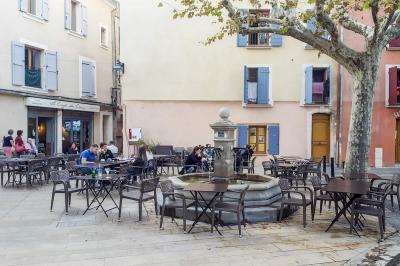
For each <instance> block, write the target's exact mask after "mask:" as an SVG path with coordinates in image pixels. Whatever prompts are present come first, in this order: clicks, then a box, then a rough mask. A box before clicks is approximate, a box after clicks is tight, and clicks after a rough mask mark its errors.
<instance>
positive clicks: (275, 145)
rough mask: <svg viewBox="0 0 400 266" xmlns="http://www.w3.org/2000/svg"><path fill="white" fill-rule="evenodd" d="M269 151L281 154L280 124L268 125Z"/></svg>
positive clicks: (273, 153) (272, 153)
mask: <svg viewBox="0 0 400 266" xmlns="http://www.w3.org/2000/svg"><path fill="white" fill-rule="evenodd" d="M268 153H269V154H271V155H278V154H279V125H268Z"/></svg>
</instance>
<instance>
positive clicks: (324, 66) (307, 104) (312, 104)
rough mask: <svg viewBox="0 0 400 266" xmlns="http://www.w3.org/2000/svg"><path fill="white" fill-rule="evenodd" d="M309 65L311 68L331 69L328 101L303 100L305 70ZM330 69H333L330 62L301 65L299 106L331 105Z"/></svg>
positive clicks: (304, 93) (330, 83)
mask: <svg viewBox="0 0 400 266" xmlns="http://www.w3.org/2000/svg"><path fill="white" fill-rule="evenodd" d="M309 66H312V68H313V69H314V68H325V69H328V68H330V69H331V73H330V79H329V88H330V90H329V101H327V102H326V103H306V100H305V99H306V85H305V84H306V74H305V70H306V69H307V67H309ZM332 71H333V68H332V65H331V64H306V65H303V71H302V73H303V75H302V76H303V78H302V81H301V86H300V88H301V93H300V95H301V100H300V106H305V107H308V106H311V107H313V106H331V105H332V101H333V99H332V98H333V97H332V91H333V89H332V73H333V72H332Z"/></svg>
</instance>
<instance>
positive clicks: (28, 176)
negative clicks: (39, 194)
mask: <svg viewBox="0 0 400 266" xmlns="http://www.w3.org/2000/svg"><path fill="white" fill-rule="evenodd" d="M17 174H18V175H19V177H20V183H21V180H22V178H23V177H25V180H26V183H27V184H30V185H32V183H33V182H34V181H35V179H36V180H37V181H38V183H40V185H43V179H42V177H43V175H44V160H40V159H36V160H30V161H28V164H27V165H26V167H21V166H20V167H19V168H18V169H17V170H16V171H15V174H14V180H13V183H14V182H15V178H16V175H17Z"/></svg>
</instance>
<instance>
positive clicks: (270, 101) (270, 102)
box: [242, 64, 274, 107]
mask: <svg viewBox="0 0 400 266" xmlns="http://www.w3.org/2000/svg"><path fill="white" fill-rule="evenodd" d="M244 66H245V67H247V69H249V68H261V67H265V68H268V69H269V80H268V100H269V101H268V104H258V103H245V102H244V98H242V106H243V107H273V105H274V99H273V92H272V91H273V87H272V67H271V65H265V64H245V65H244ZM242 71H243V70H242ZM257 72H258V71H257ZM243 78H244V77H243ZM246 82H247V81H246ZM257 83H258V80H257ZM242 86H243V85H242ZM243 91H244V88H242V92H243ZM242 95H243V93H242ZM257 97H258V95H257Z"/></svg>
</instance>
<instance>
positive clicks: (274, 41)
mask: <svg viewBox="0 0 400 266" xmlns="http://www.w3.org/2000/svg"><path fill="white" fill-rule="evenodd" d="M278 27H279V26H278V25H276V24H271V28H273V29H277V28H278ZM270 46H272V47H279V46H282V35H279V34H276V33H272V34H271V40H270Z"/></svg>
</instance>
